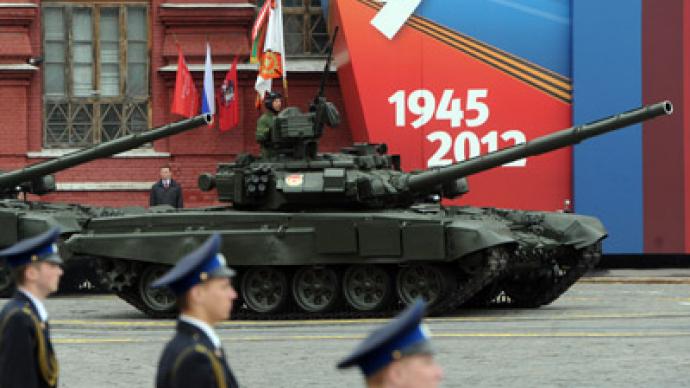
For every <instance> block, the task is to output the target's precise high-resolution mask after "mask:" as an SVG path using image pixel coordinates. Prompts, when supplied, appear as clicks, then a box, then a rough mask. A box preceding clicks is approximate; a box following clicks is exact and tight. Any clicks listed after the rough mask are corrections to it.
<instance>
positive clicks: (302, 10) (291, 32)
mask: <svg viewBox="0 0 690 388" xmlns="http://www.w3.org/2000/svg"><path fill="white" fill-rule="evenodd" d="M283 30H284V31H283V33H284V34H285V51H286V52H287V54H288V55H322V54H325V52H326V46H327V45H328V31H327V30H326V20H325V18H324V15H323V11H322V10H321V0H283Z"/></svg>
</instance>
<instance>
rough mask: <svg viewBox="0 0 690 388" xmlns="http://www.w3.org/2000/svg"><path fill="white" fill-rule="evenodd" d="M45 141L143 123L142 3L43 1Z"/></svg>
mask: <svg viewBox="0 0 690 388" xmlns="http://www.w3.org/2000/svg"><path fill="white" fill-rule="evenodd" d="M43 4H44V5H43V9H42V18H43V52H44V57H45V62H44V71H45V73H44V82H45V84H44V136H43V142H44V146H45V147H77V146H88V145H92V144H97V143H101V142H105V141H108V140H112V139H115V138H118V137H121V136H124V135H128V134H130V133H134V132H141V131H144V130H146V129H147V128H148V127H149V120H148V117H149V113H148V110H149V77H148V74H149V60H148V57H149V54H148V50H149V48H148V47H149V43H148V39H149V38H148V30H149V28H148V8H147V6H146V5H134V4H102V5H101V4H69V5H65V4H64V3H60V4H57V3H56V4H50V3H45V2H44V3H43Z"/></svg>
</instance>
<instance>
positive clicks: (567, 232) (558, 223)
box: [543, 213, 608, 249]
mask: <svg viewBox="0 0 690 388" xmlns="http://www.w3.org/2000/svg"><path fill="white" fill-rule="evenodd" d="M543 226H544V227H545V228H547V229H551V230H553V231H556V232H557V234H559V235H560V236H561V237H560V239H559V240H560V242H561V243H562V244H567V245H572V246H574V247H575V248H576V249H582V248H584V247H586V246H589V245H593V244H594V243H596V242H598V241H600V240H602V239H604V238H605V237H606V236H607V235H608V233H607V232H606V228H604V225H603V224H602V223H601V221H599V220H598V219H597V218H594V217H589V216H583V215H579V214H570V213H544V222H543Z"/></svg>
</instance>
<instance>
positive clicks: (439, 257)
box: [66, 96, 672, 319]
mask: <svg viewBox="0 0 690 388" xmlns="http://www.w3.org/2000/svg"><path fill="white" fill-rule="evenodd" d="M671 111H672V105H671V103H670V102H660V103H657V104H654V105H649V106H645V107H642V108H639V109H635V110H631V111H629V112H625V113H621V114H619V115H616V116H612V117H608V118H605V119H603V120H599V121H596V122H593V123H590V124H586V125H582V126H577V127H573V128H569V129H565V130H562V131H558V132H555V133H552V134H550V135H547V136H544V137H540V138H537V139H534V140H532V141H530V142H527V143H524V144H519V145H516V146H513V147H511V148H507V149H503V150H499V151H495V152H492V153H489V154H487V155H483V156H479V157H476V158H473V159H470V160H466V161H463V162H458V163H456V164H454V165H451V166H446V167H440V168H434V169H430V170H427V171H421V172H411V173H407V172H403V171H401V169H400V157H399V156H398V155H390V154H388V153H387V150H386V146H385V145H383V144H355V145H353V146H351V147H347V148H345V149H343V150H342V152H339V153H320V152H318V140H319V138H320V136H321V134H322V132H323V129H324V124H330V125H333V124H337V121H338V116H337V112H336V111H335V110H334V108H333V106H332V105H331V104H329V103H328V102H327V101H326V100H325V99H324V98H323V97H322V96H318V97H317V98H316V99H315V101H314V103H313V104H312V106H311V109H310V110H309V111H308V112H306V113H303V112H300V111H299V110H298V109H296V108H287V109H285V110H284V111H282V112H281V113H280V114H279V115H278V116H277V118H276V121H275V126H274V128H272V130H271V139H270V141H269V142H268V143H267V144H265V145H264V146H265V147H269V148H271V150H272V152H269V153H267V154H270V155H271V156H270V157H256V156H252V155H242V156H240V157H238V158H237V159H236V161H235V162H233V163H223V164H219V165H218V167H217V171H216V173H215V174H203V175H201V176H200V178H199V186H200V188H201V189H202V190H216V191H217V193H218V198H219V200H221V201H224V202H229V203H231V205H228V206H214V207H208V208H197V209H182V210H179V211H170V212H165V213H147V214H132V215H124V216H117V217H97V218H92V219H90V220H89V221H88V222H87V223H86V224H85V225H84V230H83V232H82V233H78V234H74V235H73V236H71V238H70V239H69V240H68V241H67V242H66V247H67V249H68V250H69V251H70V252H71V254H73V255H75V256H79V257H83V258H88V259H90V260H93V261H94V263H96V269H97V277H96V278H97V280H98V281H100V282H101V284H102V285H103V286H105V287H107V288H109V289H111V290H113V291H114V292H116V293H117V295H119V296H120V297H121V298H122V299H124V300H126V301H127V302H129V303H130V304H132V305H133V306H135V307H136V308H138V309H140V310H141V311H143V312H145V313H146V314H147V315H149V316H152V317H168V316H172V315H174V312H175V297H174V295H173V294H171V293H170V292H169V291H166V290H158V289H151V288H150V287H149V285H150V284H151V283H152V282H153V281H154V280H155V279H156V278H158V277H159V276H161V275H162V274H163V273H165V272H166V271H167V270H168V269H169V268H170V266H171V265H173V264H175V262H176V261H177V260H178V259H179V258H180V257H181V256H182V255H183V254H185V253H187V252H189V251H191V250H192V249H194V248H195V247H197V246H198V245H199V244H201V243H202V242H203V241H204V240H205V239H206V238H207V237H208V236H209V235H210V234H211V233H214V232H218V233H220V234H221V235H222V237H223V243H222V247H221V250H222V252H223V254H224V255H225V256H226V257H227V259H228V263H229V265H230V266H232V267H233V268H234V269H235V270H237V272H238V275H237V277H236V279H235V280H234V281H235V286H236V288H237V289H238V291H239V296H240V299H239V301H238V305H237V308H236V309H235V310H234V312H233V317H235V318H242V319H262V318H271V319H276V318H278V319H280V318H293V317H299V318H312V317H314V318H315V317H319V318H321V317H351V316H352V317H358V316H382V315H388V314H391V313H392V312H394V311H396V310H398V309H400V308H401V307H402V306H403V305H405V304H407V303H410V302H411V301H412V300H414V299H415V298H417V297H423V298H425V299H426V300H427V301H429V303H430V306H431V310H432V312H433V313H435V314H445V313H448V312H451V311H454V310H456V309H457V308H459V307H463V306H477V305H485V304H489V303H500V304H508V305H512V306H521V307H538V306H541V305H544V304H548V303H551V302H552V301H553V300H555V299H556V298H558V297H559V296H560V295H561V294H563V293H564V292H565V291H566V290H567V289H568V288H569V287H570V286H571V285H572V284H574V282H575V281H577V279H578V278H580V277H581V276H582V275H583V274H584V273H585V272H586V271H587V270H589V269H591V268H592V267H594V266H595V265H596V264H597V262H598V260H599V258H600V256H601V241H602V240H603V239H604V238H605V237H606V230H605V229H604V227H603V226H602V224H601V223H600V222H599V220H597V219H596V218H593V217H588V216H582V215H576V214H570V213H566V212H539V211H518V210H506V209H496V208H478V207H471V206H443V205H442V204H441V202H440V200H441V199H442V198H456V197H459V196H461V195H462V194H464V193H466V192H467V191H468V184H467V180H466V177H468V176H470V175H472V174H476V173H479V172H481V171H485V170H489V169H492V168H496V167H499V166H501V165H502V164H505V163H508V162H511V161H514V160H517V159H521V158H525V157H528V156H534V155H539V154H543V153H546V152H549V151H552V150H556V149H559V148H563V147H567V146H570V145H573V144H576V143H578V142H580V141H582V140H584V139H587V138H589V137H592V136H597V135H600V134H603V133H606V132H608V131H612V130H615V129H618V128H622V127H625V126H628V125H631V124H635V123H639V122H641V121H644V120H648V119H651V118H653V117H656V116H659V115H665V114H670V113H671Z"/></svg>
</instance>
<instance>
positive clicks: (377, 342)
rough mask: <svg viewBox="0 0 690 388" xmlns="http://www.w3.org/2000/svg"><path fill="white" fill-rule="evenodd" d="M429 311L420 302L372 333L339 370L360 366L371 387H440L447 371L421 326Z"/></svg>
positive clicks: (426, 332) (428, 335)
mask: <svg viewBox="0 0 690 388" xmlns="http://www.w3.org/2000/svg"><path fill="white" fill-rule="evenodd" d="M425 307H426V305H425V303H424V302H422V301H421V300H417V301H416V302H415V303H414V304H412V305H410V306H409V307H408V308H407V309H405V311H403V312H402V313H400V315H398V316H397V317H396V318H395V319H393V320H392V321H390V322H389V323H387V324H386V325H384V326H383V327H381V328H379V329H377V330H376V331H374V332H373V333H371V334H370V335H369V336H368V337H367V338H366V339H365V340H364V341H363V342H362V343H361V344H359V346H358V347H357V348H355V350H354V351H353V352H352V353H351V354H350V355H349V356H347V357H346V358H344V359H343V360H342V361H340V362H339V363H338V368H341V369H342V368H348V367H351V366H355V365H357V366H359V368H360V369H361V370H362V373H363V374H364V378H365V380H366V385H367V387H385V388H407V387H409V388H413V387H425V388H431V387H437V386H438V385H439V384H440V382H441V380H442V379H443V371H442V370H441V367H440V366H439V365H438V364H437V363H436V361H434V358H433V354H434V350H433V348H432V346H431V341H430V334H429V331H428V329H427V328H426V326H425V325H424V324H422V323H421V320H422V317H423V316H424V310H425Z"/></svg>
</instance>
